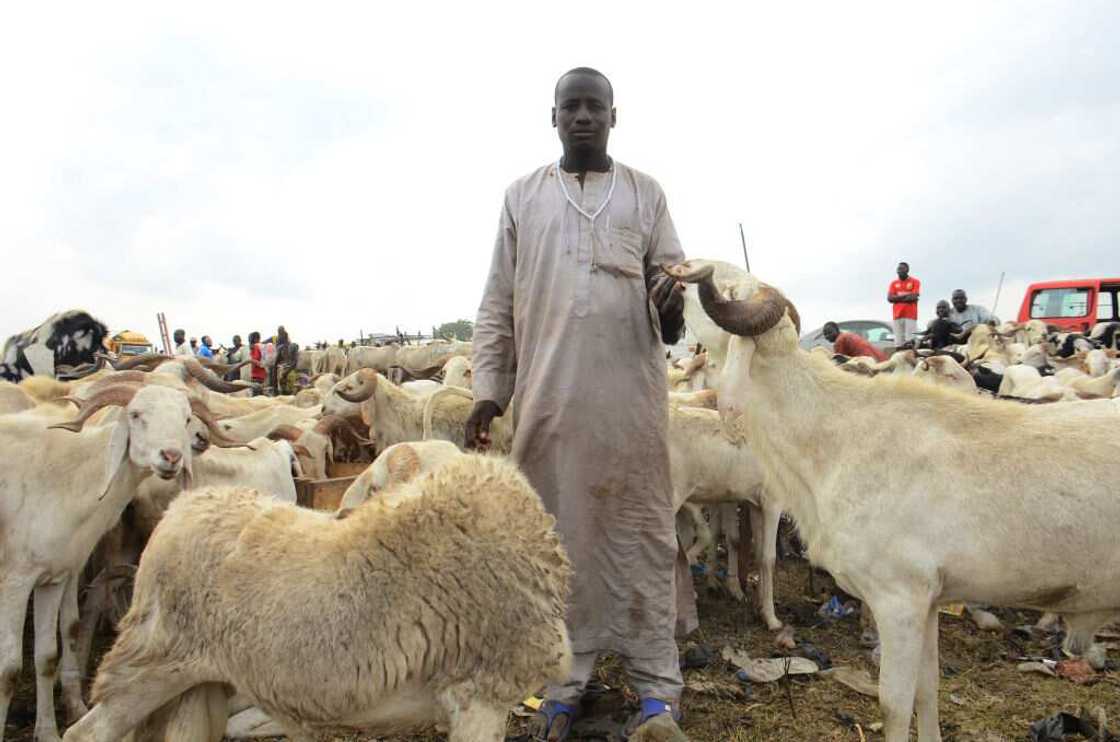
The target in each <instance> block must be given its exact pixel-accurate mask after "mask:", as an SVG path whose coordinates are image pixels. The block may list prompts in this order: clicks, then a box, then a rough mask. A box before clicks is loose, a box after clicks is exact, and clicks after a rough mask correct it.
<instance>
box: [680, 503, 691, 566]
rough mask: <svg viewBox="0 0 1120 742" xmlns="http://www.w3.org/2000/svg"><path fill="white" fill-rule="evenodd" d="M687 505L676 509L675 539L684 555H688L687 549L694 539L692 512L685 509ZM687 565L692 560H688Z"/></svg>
mask: <svg viewBox="0 0 1120 742" xmlns="http://www.w3.org/2000/svg"><path fill="white" fill-rule="evenodd" d="M687 508H688V506H687V505H686V506H685V507H683V508H681V509H680V510H678V511H677V516H676V522H677V541H678V542H679V543H680V545H681V548H682V549H684V551H685V556H687V555H688V549H689V548H690V547H691V546H692V544H693V543H694V542H695V541H696V528H695V526H693V524H692V514H691V513H690V512H689V511H688V510H687ZM689 565H690V566H691V565H692V561H691V560H689Z"/></svg>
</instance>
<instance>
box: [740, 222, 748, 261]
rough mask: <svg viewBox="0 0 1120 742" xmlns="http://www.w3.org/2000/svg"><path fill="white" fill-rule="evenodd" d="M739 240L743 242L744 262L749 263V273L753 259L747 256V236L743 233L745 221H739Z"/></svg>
mask: <svg viewBox="0 0 1120 742" xmlns="http://www.w3.org/2000/svg"><path fill="white" fill-rule="evenodd" d="M739 241H740V242H742V243H743V262H744V263H746V264H747V273H750V272H751V259H750V258H749V257H747V236H746V234H744V233H743V223H742V222H739Z"/></svg>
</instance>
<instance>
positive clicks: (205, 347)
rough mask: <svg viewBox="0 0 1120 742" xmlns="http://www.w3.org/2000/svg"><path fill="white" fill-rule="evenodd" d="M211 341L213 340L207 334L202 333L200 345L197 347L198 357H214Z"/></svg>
mask: <svg viewBox="0 0 1120 742" xmlns="http://www.w3.org/2000/svg"><path fill="white" fill-rule="evenodd" d="M211 343H213V341H212V340H211V339H210V336H209V335H203V336H202V345H200V346H199V347H198V357H199V358H213V357H214V351H213V350H212V349H211V347H210V345H211Z"/></svg>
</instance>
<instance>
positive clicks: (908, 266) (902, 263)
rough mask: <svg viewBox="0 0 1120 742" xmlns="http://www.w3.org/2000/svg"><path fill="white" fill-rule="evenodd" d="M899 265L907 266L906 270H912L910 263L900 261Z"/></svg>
mask: <svg viewBox="0 0 1120 742" xmlns="http://www.w3.org/2000/svg"><path fill="white" fill-rule="evenodd" d="M898 264H899V265H905V266H906V269H907V270H909V269H910V264H909V263H907V262H906V261H905V260H900V261H898Z"/></svg>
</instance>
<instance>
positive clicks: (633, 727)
mask: <svg viewBox="0 0 1120 742" xmlns="http://www.w3.org/2000/svg"><path fill="white" fill-rule="evenodd" d="M662 714H668V715H669V718H670V719H672V720H673V722H674V723H676V722H679V721H680V720H681V716H682V715H681V712H680V711H677V710H676V709H674V708H673V704H671V703H669V702H668V701H662V700H661V699H660V698H649V697H646V698H643V699H642V708H641V710H640V711H638V712H637V713H636V714H634V716H633V717H631V719H630V721H628V722H627V723H626V726H625V727H623V730H622V738H623V739H630V737H631V736H632V735H633V734H634V733H635V732H637V731H638V729H639V728H640V727H641V726H642V725H643V724H645V723H646V722H647V721H649V720H650V719H652V718H654V717H655V716H661V715H662ZM682 736H683V735H682Z"/></svg>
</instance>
